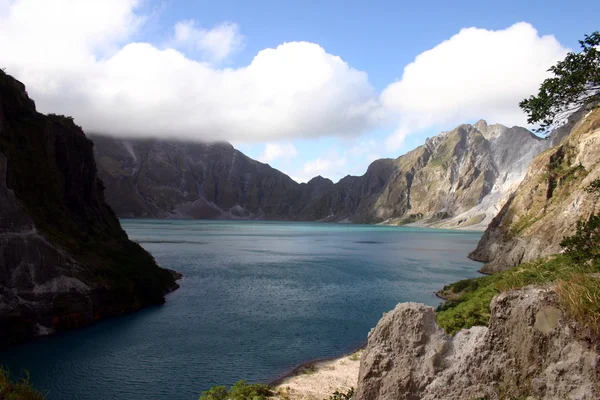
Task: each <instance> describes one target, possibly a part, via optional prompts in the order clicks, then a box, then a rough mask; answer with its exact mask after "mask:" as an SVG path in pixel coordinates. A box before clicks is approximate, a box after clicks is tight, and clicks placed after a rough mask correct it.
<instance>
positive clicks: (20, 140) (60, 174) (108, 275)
mask: <svg viewBox="0 0 600 400" xmlns="http://www.w3.org/2000/svg"><path fill="white" fill-rule="evenodd" d="M176 287H177V285H176V284H175V282H174V278H173V275H172V274H171V272H169V271H167V270H164V269H161V268H159V267H158V266H157V265H156V263H155V261H154V260H153V258H152V257H151V256H150V254H148V253H147V252H146V251H144V250H143V249H142V248H141V247H140V246H139V245H137V244H135V243H133V242H131V241H130V240H129V239H128V238H127V235H126V234H125V232H124V231H123V230H122V229H121V227H120V225H119V221H118V219H117V218H116V216H115V214H114V213H113V211H112V210H111V209H110V208H109V207H108V206H107V205H106V203H105V202H104V196H103V186H102V182H101V181H100V180H99V179H98V177H97V174H96V165H95V163H94V157H93V152H92V142H91V141H89V140H88V139H87V138H86V137H85V135H84V133H83V132H82V130H81V129H80V128H79V127H78V126H76V125H75V124H74V123H73V121H72V120H71V119H69V118H66V117H62V116H56V115H49V116H45V115H42V114H39V113H37V112H36V109H35V104H34V102H33V101H32V100H31V99H29V97H28V96H27V92H26V91H25V87H24V85H23V84H22V83H21V82H18V81H16V80H15V79H13V78H12V77H10V76H8V75H6V74H5V73H4V72H1V71H0V345H2V344H6V343H14V342H19V341H24V340H27V339H29V338H31V337H34V336H38V335H44V334H49V333H52V332H54V331H57V330H63V329H69V328H74V327H79V326H83V325H86V324H89V323H91V322H93V321H96V320H98V319H101V318H105V317H110V316H115V315H120V314H123V313H125V312H130V311H134V310H136V309H139V308H140V307H143V306H145V305H149V304H159V303H162V302H164V294H165V293H167V292H168V291H169V290H172V289H174V288H176Z"/></svg>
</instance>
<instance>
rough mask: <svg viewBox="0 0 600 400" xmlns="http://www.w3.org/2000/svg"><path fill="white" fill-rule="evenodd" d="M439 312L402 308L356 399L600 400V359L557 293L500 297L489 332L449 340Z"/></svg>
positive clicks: (376, 347) (372, 353)
mask: <svg viewBox="0 0 600 400" xmlns="http://www.w3.org/2000/svg"><path fill="white" fill-rule="evenodd" d="M435 321H436V317H435V312H434V310H433V308H431V307H427V306H424V305H422V304H416V303H401V304H399V305H398V306H397V307H396V308H395V309H394V310H393V311H391V312H390V313H388V314H387V315H385V316H384V317H383V318H382V319H381V320H380V321H379V323H378V324H377V327H376V328H375V329H374V330H373V331H372V332H371V333H370V334H369V339H368V344H367V346H366V349H365V351H364V353H363V355H362V358H361V365H360V374H359V382H358V390H357V394H356V396H355V399H356V400H383V399H386V400H387V399H395V400H416V399H422V400H427V399H431V400H433V399H446V400H454V399H455V400H463V399H488V400H496V399H498V400H500V399H525V398H527V399H529V398H532V399H539V400H541V399H578V400H585V399H590V400H592V399H598V398H600V386H599V384H598V382H599V379H600V372H599V370H598V365H599V363H600V354H599V353H598V349H597V348H596V347H594V344H595V345H596V346H597V342H595V341H593V340H591V338H589V337H587V336H586V335H585V333H583V331H582V330H580V329H578V326H577V324H576V323H574V322H573V321H570V320H569V319H568V318H567V317H566V316H565V315H563V313H562V312H561V310H560V309H559V306H558V304H557V296H556V293H555V292H554V290H553V288H552V287H528V288H525V289H522V290H515V291H509V292H505V293H502V294H500V295H498V296H497V297H496V298H495V299H494V300H493V301H492V304H491V319H490V322H489V327H473V328H471V329H468V330H467V329H465V330H462V331H460V332H459V333H457V334H456V335H455V336H453V337H452V336H448V335H446V334H445V333H444V331H443V330H442V329H441V328H440V327H439V326H438V325H437V324H436V322H435Z"/></svg>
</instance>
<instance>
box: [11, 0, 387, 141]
mask: <svg viewBox="0 0 600 400" xmlns="http://www.w3.org/2000/svg"><path fill="white" fill-rule="evenodd" d="M2 4H3V5H2V6H0V65H2V67H6V68H7V71H8V72H9V73H11V74H13V75H15V76H16V77H18V78H19V79H21V80H23V81H25V82H27V85H28V88H30V91H31V92H32V93H31V94H32V97H34V98H35V99H36V100H37V103H38V107H39V109H40V110H41V111H43V112H55V113H65V114H70V115H73V116H74V117H75V119H76V121H77V123H79V124H81V125H82V126H83V127H84V129H86V130H87V131H89V132H103V133H108V134H119V135H128V136H167V137H178V138H195V139H202V140H239V141H248V142H252V141H263V140H270V139H281V138H295V137H318V136H326V135H351V136H352V135H357V134H360V133H363V132H365V131H366V130H367V129H369V128H370V127H372V126H374V125H375V124H376V123H377V119H378V115H379V104H378V101H377V94H376V93H375V91H374V90H373V88H372V87H371V85H370V84H369V81H368V77H367V74H366V73H364V72H361V71H358V70H355V69H353V68H352V67H350V66H349V65H348V64H347V63H346V62H344V61H343V60H342V59H341V58H340V57H337V56H334V55H332V54H329V53H327V52H326V51H325V50H324V49H323V48H322V47H321V46H319V45H317V44H314V43H307V42H290V43H284V44H281V45H280V46H278V47H276V48H270V49H265V50H262V51H260V52H259V53H258V54H256V56H255V57H254V59H253V60H252V62H251V63H250V64H249V65H247V66H243V67H239V68H217V67H215V66H214V65H213V64H212V62H213V61H220V60H222V59H224V58H226V57H227V56H228V55H230V54H231V53H232V52H233V51H235V49H236V48H237V46H239V45H240V44H239V41H240V39H239V34H238V32H237V27H236V26H233V25H222V26H218V27H216V28H214V30H206V29H203V28H201V27H198V26H197V25H196V24H195V23H193V22H190V21H182V22H179V23H178V24H177V25H176V26H175V28H174V29H175V30H174V32H175V38H174V43H172V46H171V47H182V48H183V47H187V46H192V47H194V49H195V50H198V51H199V52H200V53H201V55H202V54H203V55H204V57H205V59H200V60H199V61H198V60H194V59H192V58H190V57H188V56H187V55H186V53H183V52H181V51H179V50H176V49H174V48H171V47H166V48H160V47H157V46H156V45H153V44H150V43H143V42H135V41H133V39H132V38H133V37H134V34H135V33H136V32H137V31H138V29H139V27H140V26H142V25H143V23H144V21H145V20H146V19H147V17H148V16H146V15H142V14H141V12H140V11H139V2H138V1H136V0H102V1H98V0H95V1H94V0H82V1H77V2H72V1H66V0H56V1H52V2H50V1H47V0H16V1H15V0H12V1H10V0H9V1H8V3H6V2H4V3H2Z"/></svg>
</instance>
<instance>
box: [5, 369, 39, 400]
mask: <svg viewBox="0 0 600 400" xmlns="http://www.w3.org/2000/svg"><path fill="white" fill-rule="evenodd" d="M45 398H46V396H44V395H43V394H42V393H40V392H38V391H37V390H35V389H34V388H33V386H31V383H30V382H29V373H28V372H25V373H24V376H23V377H21V378H18V379H14V378H13V377H12V376H11V375H10V373H9V372H8V371H7V370H6V369H4V368H3V367H0V399H1V400H43V399H45Z"/></svg>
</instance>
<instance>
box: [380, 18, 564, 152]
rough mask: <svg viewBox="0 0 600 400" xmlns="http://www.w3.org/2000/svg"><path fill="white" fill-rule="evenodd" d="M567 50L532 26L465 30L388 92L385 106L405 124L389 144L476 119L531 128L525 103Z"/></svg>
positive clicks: (429, 53)
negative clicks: (409, 136) (523, 105)
mask: <svg viewBox="0 0 600 400" xmlns="http://www.w3.org/2000/svg"><path fill="white" fill-rule="evenodd" d="M567 51H568V49H566V48H564V47H563V46H561V44H560V43H559V42H558V41H557V40H556V39H555V38H554V37H553V36H540V35H539V34H538V32H537V31H536V30H535V29H534V28H533V27H532V26H531V25H530V24H527V23H518V24H515V25H513V26H511V27H509V28H507V29H504V30H497V31H490V30H486V29H478V28H466V29H462V30H461V31H460V32H459V33H458V34H456V35H454V36H453V37H451V38H450V39H448V40H446V41H444V42H442V43H440V44H439V45H437V46H436V47H434V48H433V49H431V50H428V51H425V52H423V53H421V54H420V55H418V56H417V57H416V59H415V60H414V61H413V62H412V63H411V64H409V65H407V66H406V67H405V68H404V74H403V75H402V79H401V80H400V81H398V82H395V83H393V84H391V85H389V86H388V87H387V88H386V89H385V90H384V92H383V93H382V95H381V100H382V103H383V104H384V105H385V107H386V108H387V110H388V111H389V112H390V113H392V114H393V115H394V116H395V118H396V119H397V120H399V121H400V125H399V127H398V129H397V131H396V132H395V133H394V134H393V135H392V136H391V137H390V138H388V141H387V142H386V144H387V146H388V147H390V148H392V149H397V148H399V147H400V146H401V145H402V143H403V142H404V137H405V136H406V135H407V134H410V133H412V132H415V131H418V130H421V129H425V128H428V127H440V126H441V127H443V128H444V129H448V128H450V127H453V126H454V125H457V124H460V123H463V122H466V121H468V120H472V119H480V118H484V119H487V120H489V121H491V122H499V123H503V124H505V125H524V124H526V117H525V115H524V114H523V113H522V112H521V111H520V109H519V106H518V103H519V101H520V100H522V99H523V98H525V97H528V96H529V95H531V94H533V93H536V92H537V89H538V87H539V84H540V83H541V82H542V81H543V79H545V78H546V77H548V72H547V70H548V68H549V67H550V66H552V65H553V64H554V63H556V61H558V60H560V59H562V58H563V57H564V56H565V54H566V52H567Z"/></svg>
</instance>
